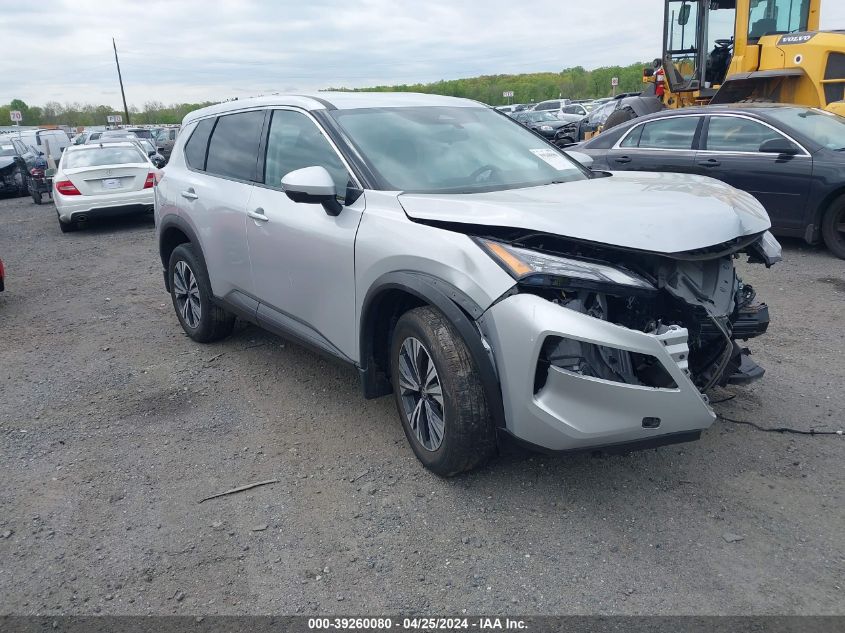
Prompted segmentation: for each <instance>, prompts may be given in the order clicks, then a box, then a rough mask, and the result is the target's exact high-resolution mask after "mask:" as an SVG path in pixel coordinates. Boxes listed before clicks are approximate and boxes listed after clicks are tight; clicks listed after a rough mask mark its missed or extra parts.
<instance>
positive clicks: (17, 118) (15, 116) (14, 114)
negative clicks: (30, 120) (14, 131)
mask: <svg viewBox="0 0 845 633" xmlns="http://www.w3.org/2000/svg"><path fill="white" fill-rule="evenodd" d="M9 118H11V119H12V121H14V122H15V123H20V122H21V121H23V116H21V111H20V110H12V111H11V112H9Z"/></svg>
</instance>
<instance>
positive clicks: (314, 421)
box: [0, 198, 845, 614]
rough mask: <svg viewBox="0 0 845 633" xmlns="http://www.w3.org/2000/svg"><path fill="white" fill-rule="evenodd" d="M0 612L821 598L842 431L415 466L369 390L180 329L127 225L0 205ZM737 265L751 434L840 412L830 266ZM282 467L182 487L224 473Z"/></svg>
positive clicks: (832, 541)
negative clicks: (757, 320) (751, 356)
mask: <svg viewBox="0 0 845 633" xmlns="http://www.w3.org/2000/svg"><path fill="white" fill-rule="evenodd" d="M0 257H2V259H3V260H4V261H5V262H6V267H7V276H8V279H7V289H6V292H5V293H2V294H0V463H2V473H3V476H2V482H3V484H2V487H0V605H2V606H1V607H0V609H2V612H3V613H14V614H36V613H37V614H60V613H61V614H93V613H109V614H170V613H180V614H218V613H219V614H270V613H291V614H293V613H306V614H307V613H314V612H317V613H326V612H329V613H350V614H352V613H354V614H367V613H385V614H398V613H405V614H407V613H409V612H418V613H420V612H422V613H428V614H437V613H450V614H460V613H461V612H463V611H464V610H466V612H467V613H479V612H480V613H507V614H611V613H613V614H619V613H625V614H643V613H648V614H674V613H688V614H785V613H789V614H845V600H843V592H842V586H843V578H845V558H843V550H842V547H841V545H842V541H841V539H842V534H843V528H845V504H843V477H842V464H843V457H845V443H843V440H845V438H843V437H841V436H836V435H833V436H815V437H809V436H798V435H785V434H780V433H768V432H763V431H760V430H756V429H754V428H751V427H748V426H741V425H737V424H734V423H729V422H725V421H719V422H717V423H716V424H715V425H714V426H713V427H712V428H711V429H710V430H709V431H707V432H706V433H705V434H704V436H703V437H702V439H701V440H700V441H699V442H696V443H693V444H686V445H679V446H675V447H665V448H662V449H658V450H650V451H644V452H639V453H635V454H632V455H629V456H619V457H591V456H577V457H548V456H538V455H531V454H525V453H522V452H518V451H511V452H510V453H509V454H507V455H506V456H503V457H501V458H500V459H498V460H497V461H495V462H494V463H492V464H491V465H490V466H488V467H486V468H484V469H482V470H480V471H477V472H474V473H472V474H469V475H467V476H462V477H458V478H455V479H451V480H443V479H439V478H437V477H436V476H433V475H431V474H429V473H428V472H427V471H425V470H423V468H422V467H421V466H420V464H419V463H418V462H417V460H416V459H415V458H414V456H413V454H412V453H411V451H410V449H409V447H408V446H407V445H406V441H405V437H404V435H403V433H402V430H401V427H400V425H399V423H398V419H397V415H396V413H395V410H394V405H393V401H392V400H391V399H390V398H382V399H380V400H376V401H365V400H363V399H362V398H361V397H360V395H359V388H358V383H357V378H356V375H355V372H354V371H353V370H351V369H349V368H344V367H338V366H335V365H333V364H331V363H330V362H327V361H324V360H322V359H321V358H318V357H317V356H315V355H313V354H311V353H310V352H308V351H306V350H304V349H302V348H300V347H298V346H296V345H294V344H291V343H286V342H285V341H283V340H282V339H279V338H276V337H274V336H271V335H269V334H265V333H263V332H261V331H260V330H258V329H256V328H255V327H252V326H246V325H240V324H239V325H238V327H237V329H236V332H235V334H234V336H232V337H231V338H230V339H228V340H226V341H224V342H222V343H220V344H215V345H210V346H201V345H197V344H195V343H193V342H192V341H190V340H189V339H188V338H187V337H185V336H184V335H183V334H182V331H181V330H180V328H179V325H178V323H177V320H176V317H175V315H174V314H173V309H172V307H171V305H170V301H169V297H168V296H167V295H166V294H165V293H164V290H163V285H162V279H161V272H160V269H159V263H158V260H157V256H156V254H155V244H154V239H153V226H152V222H151V220H149V219H146V218H144V219H134V220H126V221H113V222H109V223H103V224H96V225H94V226H92V227H90V228H89V229H88V230H86V231H83V232H79V233H73V234H68V235H62V234H61V233H60V232H59V229H58V226H57V224H56V216H55V211H54V209H53V208H52V206H50V205H44V206H41V207H37V206H35V205H34V204H32V203H31V201H30V200H29V199H28V198H22V199H7V200H0ZM785 258H786V261H785V262H783V263H782V264H780V265H778V266H776V267H775V268H773V269H771V270H766V269H765V268H764V267H762V266H746V265H742V269H743V271H744V273H745V278H746V281H749V282H751V283H753V284H754V285H755V286H756V287H757V288H758V291H759V295H760V297H761V298H763V299H765V300H766V301H767V302H768V303H769V304H770V306H771V309H772V315H773V321H774V322H773V324H772V327H771V329H770V331H769V334H768V335H767V336H766V337H765V338H763V339H758V340H757V341H752V345H751V347H752V349H753V351H754V352H755V358H756V359H757V360H758V362H760V363H761V364H763V365H764V366H765V367H766V368H767V369H768V374H767V375H766V377H765V378H764V380H763V381H761V382H759V383H757V384H755V385H753V386H750V387H743V388H731V389H729V390H723V391H719V392H718V393H716V394H714V396H713V397H714V399H716V400H719V399H724V398H729V397H731V396H734V398H733V399H732V400H730V401H727V402H724V403H723V404H719V405H717V408H718V410H719V411H720V412H721V413H722V414H724V415H725V416H728V417H732V418H735V419H742V420H750V421H754V422H756V423H757V424H759V425H761V426H765V427H778V426H785V425H786V426H792V427H796V428H800V429H817V430H822V429H825V430H836V429H841V428H843V427H845V421H843V411H845V390H843V388H842V387H843V385H844V384H845V367H844V366H843V362H842V359H843V348H845V262H842V261H841V260H837V259H835V258H834V257H832V256H831V255H830V254H828V253H827V252H826V251H824V250H822V249H813V248H809V247H807V246H805V245H802V244H800V243H798V242H788V243H787V244H786V245H785ZM267 479H278V483H275V484H272V485H267V486H264V487H261V488H256V489H253V490H251V491H248V492H244V493H240V494H236V495H232V496H228V497H222V498H219V499H214V500H211V501H206V502H205V503H202V504H200V503H198V501H199V500H200V499H202V498H203V497H205V496H208V495H210V494H213V493H215V492H220V491H223V490H226V489H229V488H232V487H234V486H237V485H241V484H245V483H249V482H254V481H261V480H267Z"/></svg>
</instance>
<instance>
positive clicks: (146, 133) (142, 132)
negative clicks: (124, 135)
mask: <svg viewBox="0 0 845 633" xmlns="http://www.w3.org/2000/svg"><path fill="white" fill-rule="evenodd" d="M121 130H122V131H123V132H132V133H133V134H134V135H135V136H137V137H138V138H145V139H147V140H148V141H152V140H154V139H155V134H153V130H150V129H148V128H145V127H125V128H121Z"/></svg>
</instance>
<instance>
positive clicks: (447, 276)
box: [355, 191, 514, 356]
mask: <svg viewBox="0 0 845 633" xmlns="http://www.w3.org/2000/svg"><path fill="white" fill-rule="evenodd" d="M366 195H367V211H366V213H365V214H364V216H363V218H362V219H361V225H360V227H359V229H358V238H357V240H356V245H355V284H356V287H357V292H356V303H355V314H356V315H358V318H360V314H361V311H362V307H363V302H364V298H365V297H366V295H367V293H368V291H369V290H370V288H371V287H372V286H373V284H374V283H375V282H376V280H377V279H378V278H379V277H381V276H382V275H386V274H388V273H392V272H398V271H414V272H417V273H423V274H427V275H430V276H432V277H435V278H437V279H441V280H443V281H445V282H447V283H448V284H450V285H452V286H454V287H455V288H456V289H458V290H460V291H461V292H462V293H463V294H465V295H466V296H467V297H468V298H470V299H471V300H472V301H474V302H475V303H476V304H478V306H480V308H481V309H482V310H485V309H487V308H488V307H489V306H490V305H491V304H492V303H493V302H494V301H495V300H496V299H498V298H499V297H500V296H502V295H503V294H504V293H505V292H507V291H508V290H509V289H510V288H512V287H513V285H514V280H513V278H512V277H511V276H510V275H508V274H507V273H506V272H505V271H504V270H503V269H502V268H501V267H499V265H498V264H496V263H495V262H494V261H493V260H492V259H491V258H490V257H489V256H488V255H487V254H486V253H484V252H483V251H482V250H481V248H480V247H478V246H477V245H476V244H475V243H474V242H473V241H472V239H471V238H469V237H468V236H466V235H464V234H461V233H453V232H451V231H447V230H444V229H440V228H436V227H432V226H428V225H425V224H420V223H416V222H412V221H411V220H410V219H408V217H407V216H406V215H405V212H404V211H403V209H402V207H401V206H400V205H399V202H398V200H397V197H396V196H397V193H396V192H386V191H367V194H366ZM356 331H360V323H359V324H356ZM356 356H357V355H356Z"/></svg>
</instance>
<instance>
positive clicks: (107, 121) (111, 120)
mask: <svg viewBox="0 0 845 633" xmlns="http://www.w3.org/2000/svg"><path fill="white" fill-rule="evenodd" d="M106 123H114V115H113V114H109V115H108V116H107V117H106Z"/></svg>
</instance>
